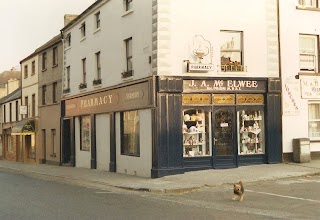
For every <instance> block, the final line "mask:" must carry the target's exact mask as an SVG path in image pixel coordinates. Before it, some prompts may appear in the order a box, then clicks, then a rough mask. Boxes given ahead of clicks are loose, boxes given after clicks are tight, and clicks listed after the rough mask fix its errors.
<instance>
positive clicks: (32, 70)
mask: <svg viewBox="0 0 320 220" xmlns="http://www.w3.org/2000/svg"><path fill="white" fill-rule="evenodd" d="M34 74H36V61H32V68H31V75H34Z"/></svg>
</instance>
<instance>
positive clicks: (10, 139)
mask: <svg viewBox="0 0 320 220" xmlns="http://www.w3.org/2000/svg"><path fill="white" fill-rule="evenodd" d="M8 152H9V153H13V137H12V136H11V135H8Z"/></svg>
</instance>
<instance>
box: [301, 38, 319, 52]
mask: <svg viewBox="0 0 320 220" xmlns="http://www.w3.org/2000/svg"><path fill="white" fill-rule="evenodd" d="M315 46H316V38H315V37H314V36H309V37H307V36H300V53H303V54H315V50H316V48H315Z"/></svg>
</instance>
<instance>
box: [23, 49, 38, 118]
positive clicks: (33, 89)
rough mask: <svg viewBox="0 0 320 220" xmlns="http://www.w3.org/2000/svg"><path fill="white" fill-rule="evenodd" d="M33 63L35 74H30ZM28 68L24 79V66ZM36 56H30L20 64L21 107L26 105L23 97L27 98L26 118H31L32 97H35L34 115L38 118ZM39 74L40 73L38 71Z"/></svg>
mask: <svg viewBox="0 0 320 220" xmlns="http://www.w3.org/2000/svg"><path fill="white" fill-rule="evenodd" d="M33 61H34V62H35V72H34V74H32V62H33ZM26 65H27V66H28V75H27V77H25V66H26ZM38 68H39V67H38V55H37V54H35V55H33V56H32V55H31V56H30V57H28V58H26V59H24V60H23V61H22V62H21V73H22V76H21V82H22V87H21V88H22V95H21V99H22V105H26V103H25V97H28V115H27V118H30V117H32V111H33V109H32V95H35V105H34V106H35V109H34V110H35V115H34V117H37V116H38V74H39V70H38ZM40 73H41V71H40Z"/></svg>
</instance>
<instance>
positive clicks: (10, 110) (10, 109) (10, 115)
mask: <svg viewBox="0 0 320 220" xmlns="http://www.w3.org/2000/svg"><path fill="white" fill-rule="evenodd" d="M9 122H12V103H11V102H10V104H9Z"/></svg>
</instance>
